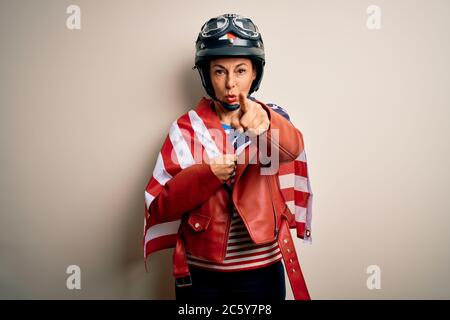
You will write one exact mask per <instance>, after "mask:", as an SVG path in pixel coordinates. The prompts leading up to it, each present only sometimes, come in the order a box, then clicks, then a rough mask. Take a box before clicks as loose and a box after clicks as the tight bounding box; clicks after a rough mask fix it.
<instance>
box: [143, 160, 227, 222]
mask: <svg viewBox="0 0 450 320" xmlns="http://www.w3.org/2000/svg"><path fill="white" fill-rule="evenodd" d="M222 184H223V182H222V181H221V180H220V179H219V178H218V177H217V176H216V175H215V174H214V173H213V172H212V170H211V167H210V165H209V164H207V163H201V164H194V165H192V166H190V167H188V168H185V169H183V170H181V171H180V172H179V173H178V174H177V175H175V176H174V177H173V178H172V179H170V180H169V181H167V183H166V184H165V185H164V186H163V189H162V190H161V192H160V193H159V194H158V195H157V196H156V198H155V199H154V200H153V201H152V203H151V205H150V207H149V214H150V216H152V217H153V218H154V219H155V221H157V222H159V223H162V222H169V221H174V220H178V219H180V218H181V216H182V215H183V213H185V212H188V211H191V210H192V209H194V208H195V207H197V206H198V205H200V204H202V203H203V202H204V201H206V200H207V199H208V198H209V197H210V196H212V195H213V194H214V193H215V192H216V191H217V190H218V189H219V188H220V187H221V186H222Z"/></svg>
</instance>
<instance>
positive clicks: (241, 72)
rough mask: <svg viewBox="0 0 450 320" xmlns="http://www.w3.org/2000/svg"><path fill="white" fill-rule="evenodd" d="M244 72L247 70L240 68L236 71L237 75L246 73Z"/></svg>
mask: <svg viewBox="0 0 450 320" xmlns="http://www.w3.org/2000/svg"><path fill="white" fill-rule="evenodd" d="M246 72H247V70H245V69H242V68H241V69H239V70H238V73H239V74H244V73H246Z"/></svg>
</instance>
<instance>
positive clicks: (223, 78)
mask: <svg viewBox="0 0 450 320" xmlns="http://www.w3.org/2000/svg"><path fill="white" fill-rule="evenodd" d="M209 75H210V77H211V83H212V86H213V88H214V93H215V94H216V98H217V99H218V100H220V101H223V102H226V103H230V104H234V103H238V102H239V93H241V92H244V93H245V96H247V95H248V92H249V91H250V88H251V86H252V82H253V80H255V78H256V70H255V69H254V68H253V65H252V61H251V60H250V59H247V58H221V59H214V60H211V62H210V68H209Z"/></svg>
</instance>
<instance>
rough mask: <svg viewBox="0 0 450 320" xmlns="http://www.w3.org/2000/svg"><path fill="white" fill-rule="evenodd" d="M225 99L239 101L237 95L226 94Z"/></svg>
mask: <svg viewBox="0 0 450 320" xmlns="http://www.w3.org/2000/svg"><path fill="white" fill-rule="evenodd" d="M225 99H226V100H227V102H229V103H232V102H236V101H237V97H236V95H226V96H225Z"/></svg>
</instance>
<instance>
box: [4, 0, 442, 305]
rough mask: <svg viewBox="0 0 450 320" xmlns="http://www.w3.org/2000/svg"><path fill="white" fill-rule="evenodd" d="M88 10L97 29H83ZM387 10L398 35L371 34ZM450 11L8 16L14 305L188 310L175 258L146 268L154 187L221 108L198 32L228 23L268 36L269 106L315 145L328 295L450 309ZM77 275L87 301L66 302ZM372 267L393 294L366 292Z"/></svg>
mask: <svg viewBox="0 0 450 320" xmlns="http://www.w3.org/2000/svg"><path fill="white" fill-rule="evenodd" d="M230 3H231V4H230ZM70 4H77V5H79V6H80V7H81V23H82V24H81V30H73V31H71V30H69V29H67V28H66V18H67V17H68V14H66V8H67V6H69V5H70ZM371 4H375V5H378V6H379V7H380V8H381V10H382V17H381V18H382V19H381V29H380V30H369V29H368V28H367V27H366V20H367V18H368V15H367V13H366V8H367V7H368V6H369V5H371ZM449 11H450V2H449V1H446V0H442V1H437V0H434V1H425V0H423V1H356V0H348V1H312V0H311V1H285V0H279V1H256V0H255V1H206V0H202V1H199V0H194V1H170V0H167V1H137V0H133V1H106V0H102V1H100V0H97V1H87V0H76V1H56V0H54V1H50V0H49V1H31V0H29V1H23V0H21V1H12V0H9V1H8V0H1V2H0V47H1V49H0V55H1V56H0V81H1V84H0V90H1V91H0V112H1V114H0V130H1V133H0V137H1V142H0V144H1V152H0V157H1V164H0V170H1V182H0V183H1V185H0V191H1V192H0V195H1V208H0V210H1V225H0V298H3V299H10V298H22V299H36V298H42V299H49V298H60V299H80V298H85V299H111V298H114V299H131V298H136V299H172V298H174V290H173V280H172V276H171V251H170V250H165V251H162V252H159V253H157V254H155V255H153V256H152V257H151V258H150V259H149V269H150V272H149V273H148V274H146V273H145V270H144V265H143V259H142V248H141V242H140V241H141V236H142V229H143V214H144V212H143V207H144V189H145V186H146V184H147V182H148V179H149V178H150V176H151V173H152V169H153V166H154V164H155V160H156V155H157V152H158V151H159V148H160V146H161V144H162V141H163V139H164V137H165V135H166V134H167V130H168V128H169V125H170V123H171V122H172V121H173V120H175V119H176V118H177V117H178V116H179V115H181V114H182V113H184V112H186V111H187V110H188V109H189V108H191V107H193V106H195V104H196V102H197V101H198V100H199V99H200V98H201V96H202V95H203V94H204V92H203V88H202V87H201V84H200V80H199V77H198V74H197V71H196V70H191V67H192V65H193V58H194V41H195V39H196V37H197V33H198V31H199V29H200V27H201V25H202V24H203V22H204V21H205V20H207V19H208V18H210V17H213V16H216V15H219V14H222V13H226V12H237V13H240V14H243V15H247V16H250V17H251V18H252V19H253V20H254V21H255V22H256V23H257V25H258V26H259V28H260V30H261V32H262V34H263V40H264V42H265V45H266V57H267V67H266V70H265V76H264V79H263V82H262V85H261V89H260V90H259V91H258V92H257V93H256V94H255V96H256V97H258V98H260V99H262V100H263V101H266V102H269V101H272V102H275V103H277V104H279V105H281V106H284V107H285V108H286V109H287V110H288V112H289V113H290V115H291V118H292V119H293V122H294V124H295V125H296V126H297V127H298V128H299V129H300V130H301V131H302V132H303V135H304V138H305V143H306V151H307V155H308V162H309V170H310V177H311V185H312V188H313V192H314V219H313V238H314V240H313V241H314V242H313V245H312V246H309V245H305V244H303V243H301V242H300V241H299V242H298V243H297V247H298V249H299V253H300V260H301V263H302V267H303V270H304V274H305V276H306V279H307V282H308V284H309V288H310V292H311V295H312V297H313V298H315V299H382V298H383V299H403V298H405V299H413V298H425V299H431V298H438V299H444V298H445V299H448V298H450V276H449V271H448V270H449V262H450V252H449V243H450V235H449V231H450V227H449V223H450V218H449V213H450V201H449V194H448V182H449V180H450V170H449V163H450V148H449V137H450V126H449V119H450V105H449V104H450V94H449V80H450V76H449V74H450V62H449V59H448V57H449V56H450V44H449V40H450V38H449V36H448V31H449V30H450V20H449V19H448V17H449V13H450V12H449ZM72 264H75V265H79V266H80V268H81V286H82V288H81V290H72V291H71V290H68V289H67V288H66V278H67V277H68V275H67V274H66V268H67V266H69V265H72ZM369 265H378V266H380V268H381V289H380V290H368V289H367V287H366V279H367V277H368V274H367V273H366V268H367V267H368V266H369ZM288 297H289V298H292V295H291V292H290V290H289V289H288Z"/></svg>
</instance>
